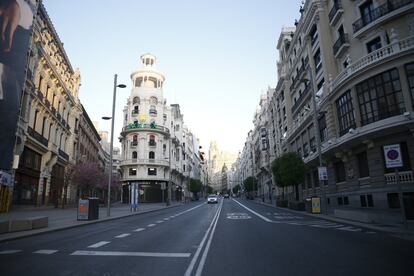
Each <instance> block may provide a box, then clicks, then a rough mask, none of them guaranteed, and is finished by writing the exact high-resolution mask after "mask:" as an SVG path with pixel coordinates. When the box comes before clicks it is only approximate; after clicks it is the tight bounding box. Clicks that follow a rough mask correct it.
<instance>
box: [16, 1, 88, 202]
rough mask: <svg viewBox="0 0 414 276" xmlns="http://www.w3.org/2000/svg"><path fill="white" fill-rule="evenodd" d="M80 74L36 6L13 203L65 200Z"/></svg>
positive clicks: (42, 7)
mask: <svg viewBox="0 0 414 276" xmlns="http://www.w3.org/2000/svg"><path fill="white" fill-rule="evenodd" d="M79 85H80V73H79V70H78V69H76V70H75V69H73V68H72V66H71V64H70V61H69V59H68V57H67V55H66V52H65V50H64V48H63V44H62V43H61V41H60V39H59V36H58V34H57V32H56V30H55V29H54V27H53V24H52V22H51V20H50V18H49V16H48V14H47V12H46V9H45V8H44V6H43V4H40V5H39V9H38V13H37V16H36V17H35V22H34V26H33V33H32V38H31V45H30V54H29V59H28V68H27V75H26V83H25V90H24V93H23V99H22V105H21V114H20V115H21V117H20V120H19V123H18V131H17V136H18V138H17V144H16V149H15V154H16V155H19V156H20V158H19V166H18V168H17V169H16V171H15V183H14V190H13V204H30V205H47V204H54V205H56V206H57V205H58V204H59V203H64V202H65V201H66V200H67V199H69V194H70V186H69V183H68V182H67V181H66V180H65V173H66V169H67V168H68V167H69V166H70V165H71V164H74V163H75V156H74V151H75V145H76V143H77V136H76V135H75V130H76V127H75V126H76V122H77V121H78V120H79V115H80V114H81V112H82V110H81V107H80V105H79V100H78V90H79Z"/></svg>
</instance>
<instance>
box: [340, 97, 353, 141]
mask: <svg viewBox="0 0 414 276" xmlns="http://www.w3.org/2000/svg"><path fill="white" fill-rule="evenodd" d="M336 110H337V112H338V120H339V134H340V135H344V134H345V133H347V132H348V130H349V129H351V128H355V127H356V126H355V116H354V108H353V106H352V97H351V91H350V90H348V91H346V92H345V93H344V94H343V95H342V96H341V97H339V99H338V100H336Z"/></svg>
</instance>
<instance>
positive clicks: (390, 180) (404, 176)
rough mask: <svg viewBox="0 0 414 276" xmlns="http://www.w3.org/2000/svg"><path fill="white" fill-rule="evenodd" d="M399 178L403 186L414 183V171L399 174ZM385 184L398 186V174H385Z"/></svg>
mask: <svg viewBox="0 0 414 276" xmlns="http://www.w3.org/2000/svg"><path fill="white" fill-rule="evenodd" d="M398 177H399V180H400V183H401V184H405V183H410V184H412V183H414V177H413V172H412V171H406V172H399V173H398ZM384 178H385V182H386V183H387V184H388V185H393V184H397V174H396V173H387V174H384Z"/></svg>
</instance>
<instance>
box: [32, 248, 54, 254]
mask: <svg viewBox="0 0 414 276" xmlns="http://www.w3.org/2000/svg"><path fill="white" fill-rule="evenodd" d="M56 252H57V250H48V249H42V250H37V251H35V252H33V253H35V254H45V255H50V254H53V253H56Z"/></svg>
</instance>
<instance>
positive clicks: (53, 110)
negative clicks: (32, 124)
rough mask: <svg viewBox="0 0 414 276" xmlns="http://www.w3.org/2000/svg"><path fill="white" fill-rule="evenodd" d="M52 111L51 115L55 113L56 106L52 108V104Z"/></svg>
mask: <svg viewBox="0 0 414 276" xmlns="http://www.w3.org/2000/svg"><path fill="white" fill-rule="evenodd" d="M52 113H53V115H55V114H56V108H54V107H53V106H52Z"/></svg>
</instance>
